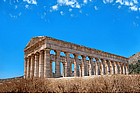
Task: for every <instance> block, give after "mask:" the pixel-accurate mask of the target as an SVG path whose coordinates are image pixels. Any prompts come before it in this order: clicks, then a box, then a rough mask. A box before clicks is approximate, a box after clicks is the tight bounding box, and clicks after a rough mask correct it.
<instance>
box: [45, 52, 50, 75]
mask: <svg viewBox="0 0 140 140" xmlns="http://www.w3.org/2000/svg"><path fill="white" fill-rule="evenodd" d="M50 65H51V64H50V49H44V78H50V77H51V75H50V72H51V68H50Z"/></svg>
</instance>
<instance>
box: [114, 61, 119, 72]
mask: <svg viewBox="0 0 140 140" xmlns="http://www.w3.org/2000/svg"><path fill="white" fill-rule="evenodd" d="M114 71H115V74H118V73H119V71H118V64H117V62H114Z"/></svg>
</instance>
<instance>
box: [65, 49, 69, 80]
mask: <svg viewBox="0 0 140 140" xmlns="http://www.w3.org/2000/svg"><path fill="white" fill-rule="evenodd" d="M65 54H66V61H65V77H70V61H69V58H70V53H66V52H65Z"/></svg>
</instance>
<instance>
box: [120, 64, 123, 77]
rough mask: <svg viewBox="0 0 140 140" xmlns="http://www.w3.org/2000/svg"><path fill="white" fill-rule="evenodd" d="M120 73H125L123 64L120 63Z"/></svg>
mask: <svg viewBox="0 0 140 140" xmlns="http://www.w3.org/2000/svg"><path fill="white" fill-rule="evenodd" d="M120 74H123V65H122V63H120Z"/></svg>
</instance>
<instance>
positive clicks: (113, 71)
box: [111, 61, 115, 74]
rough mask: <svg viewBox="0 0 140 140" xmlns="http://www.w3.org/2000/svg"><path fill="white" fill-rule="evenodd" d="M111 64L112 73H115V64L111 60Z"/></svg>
mask: <svg viewBox="0 0 140 140" xmlns="http://www.w3.org/2000/svg"><path fill="white" fill-rule="evenodd" d="M111 64H112V74H115V64H114V61H111Z"/></svg>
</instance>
